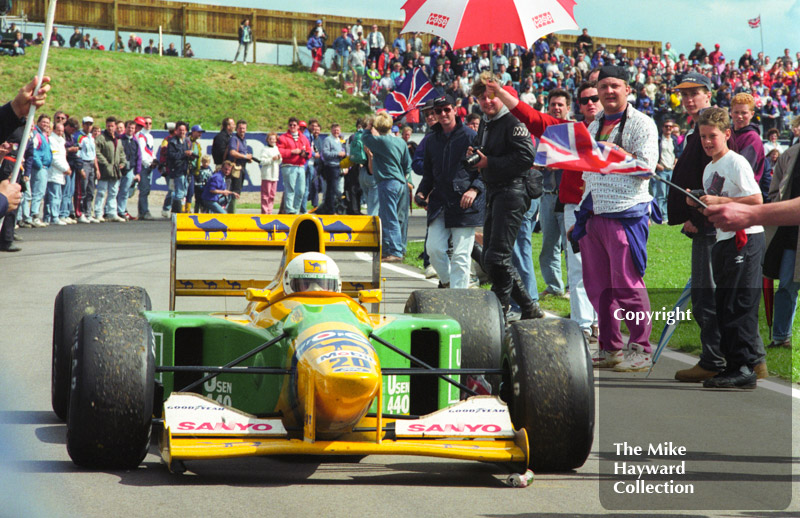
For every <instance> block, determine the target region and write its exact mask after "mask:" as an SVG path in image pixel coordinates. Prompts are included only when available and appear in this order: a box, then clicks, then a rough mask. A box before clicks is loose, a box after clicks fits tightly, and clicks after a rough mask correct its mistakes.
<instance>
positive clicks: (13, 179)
mask: <svg viewBox="0 0 800 518" xmlns="http://www.w3.org/2000/svg"><path fill="white" fill-rule="evenodd" d="M57 3H58V0H50V6H49V9H48V10H47V18H45V30H44V33H45V40H44V44H43V45H42V55H41V57H40V58H39V70H38V72H37V73H36V88H34V89H33V92H32V95H33V96H34V97H35V96H36V95H37V94H38V93H39V89H40V88H41V87H42V81H43V79H44V70H45V67H46V65H47V54H48V52H49V51H50V38H51V37H52V35H53V20H54V19H55V17H56V4H57ZM35 116H36V105H35V104H33V102H31V107H30V109H29V110H28V118H27V120H26V121H25V128H24V129H23V130H22V138H21V139H20V141H19V147H18V148H17V157H16V161H15V162H14V168H13V169H12V170H11V176H10V177H9V183H12V184H14V183H17V178H18V177H19V169H20V167H21V166H22V163H23V162H24V161H25V149H26V148H27V146H28V137H30V134H31V127H32V126H33V119H34V117H35ZM4 219H5V216H4V217H2V218H0V226H2V225H3V220H4Z"/></svg>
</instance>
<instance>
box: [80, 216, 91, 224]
mask: <svg viewBox="0 0 800 518" xmlns="http://www.w3.org/2000/svg"><path fill="white" fill-rule="evenodd" d="M78 223H91V221H89V218H87V217H86V214H81V215H80V217H79V218H78Z"/></svg>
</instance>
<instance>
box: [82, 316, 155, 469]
mask: <svg viewBox="0 0 800 518" xmlns="http://www.w3.org/2000/svg"><path fill="white" fill-rule="evenodd" d="M153 346H154V341H153V330H152V329H151V328H150V324H149V323H148V322H147V320H146V319H144V318H143V317H140V316H138V315H107V314H100V315H87V316H85V317H83V319H82V320H81V323H80V325H79V327H78V337H77V340H76V341H75V345H74V348H73V354H72V358H73V363H72V376H71V379H72V390H70V394H69V412H68V414H67V451H68V452H69V456H70V457H71V458H72V461H73V462H74V463H75V464H77V465H79V466H85V467H91V468H110V469H129V468H135V467H136V466H138V465H139V463H140V462H141V461H142V459H143V458H144V456H145V454H146V453H147V450H148V448H149V446H150V433H151V430H152V417H153V416H152V414H153V391H154V372H155V359H154V358H153Z"/></svg>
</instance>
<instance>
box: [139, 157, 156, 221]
mask: <svg viewBox="0 0 800 518" xmlns="http://www.w3.org/2000/svg"><path fill="white" fill-rule="evenodd" d="M152 173H153V168H152V166H151V167H143V168H142V173H141V179H140V180H139V204H138V209H139V212H138V214H137V216H138V217H139V218H141V217H142V216H144V215H145V214H148V213H149V212H150V204H149V203H148V200H147V197H148V196H150V178H151V175H152Z"/></svg>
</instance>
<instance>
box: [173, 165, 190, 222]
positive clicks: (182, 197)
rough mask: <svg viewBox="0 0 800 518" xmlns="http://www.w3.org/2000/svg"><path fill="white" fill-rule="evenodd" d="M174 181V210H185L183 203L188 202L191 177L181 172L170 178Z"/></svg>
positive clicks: (176, 211)
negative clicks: (187, 192)
mask: <svg viewBox="0 0 800 518" xmlns="http://www.w3.org/2000/svg"><path fill="white" fill-rule="evenodd" d="M170 181H171V182H172V189H173V191H172V212H174V213H176V214H177V213H179V212H183V204H184V203H186V191H187V189H188V188H189V177H188V176H186V175H184V174H181V175H177V176H173V177H172V178H170Z"/></svg>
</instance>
